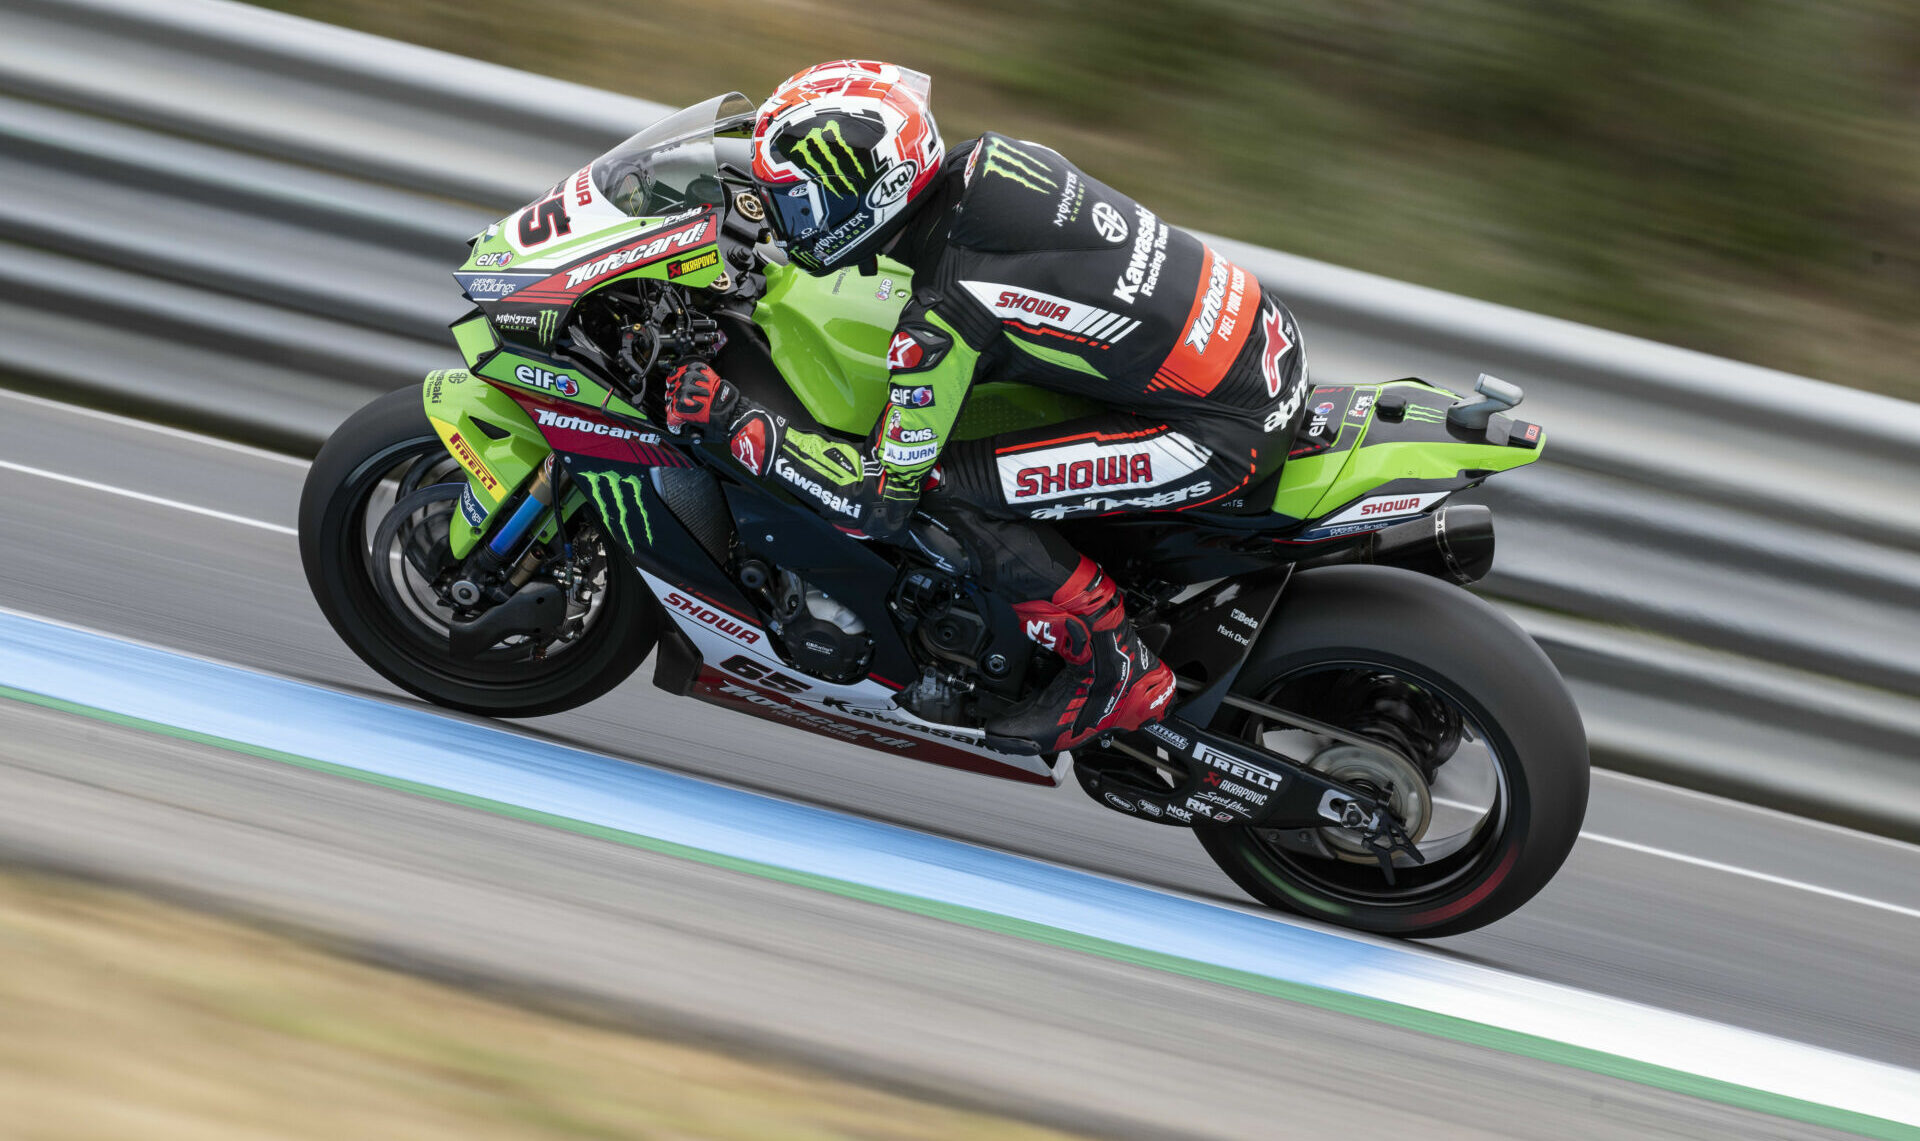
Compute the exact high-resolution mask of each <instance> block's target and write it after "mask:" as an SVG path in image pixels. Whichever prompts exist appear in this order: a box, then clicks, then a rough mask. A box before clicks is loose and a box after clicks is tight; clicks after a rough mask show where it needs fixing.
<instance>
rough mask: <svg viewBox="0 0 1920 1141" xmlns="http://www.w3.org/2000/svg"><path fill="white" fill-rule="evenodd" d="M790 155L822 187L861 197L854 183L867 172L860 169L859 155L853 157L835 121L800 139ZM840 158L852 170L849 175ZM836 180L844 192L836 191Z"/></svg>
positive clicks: (840, 191) (841, 192) (855, 154)
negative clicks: (804, 165)
mask: <svg viewBox="0 0 1920 1141" xmlns="http://www.w3.org/2000/svg"><path fill="white" fill-rule="evenodd" d="M790 153H791V154H792V155H793V157H794V159H795V160H796V161H798V162H803V163H805V164H806V165H807V168H808V169H809V170H811V171H813V173H814V176H815V177H816V178H818V179H819V180H820V183H821V185H823V186H825V187H826V188H827V189H828V190H830V191H832V192H833V193H835V194H847V195H854V194H858V193H860V188H859V187H858V186H856V185H854V181H853V180H854V179H855V178H861V179H864V178H866V177H867V168H866V167H864V166H862V165H861V163H860V156H859V154H857V153H855V151H854V149H853V146H852V144H850V143H848V142H847V137H846V136H845V135H844V134H842V133H841V132H840V120H838V119H828V120H827V121H826V122H825V123H823V124H821V125H820V126H818V127H815V128H814V129H813V130H811V131H808V132H807V133H806V134H804V135H802V136H800V141H799V142H796V143H794V144H793V149H792V151H791V152H790ZM842 157H845V159H846V160H847V166H850V167H852V168H853V172H852V174H849V173H848V172H847V169H846V167H842V166H841V165H840V159H841V158H842ZM835 179H838V180H839V182H840V186H841V187H844V188H845V189H836V188H835V186H834V180H835Z"/></svg>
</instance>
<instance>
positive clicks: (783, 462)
mask: <svg viewBox="0 0 1920 1141" xmlns="http://www.w3.org/2000/svg"><path fill="white" fill-rule="evenodd" d="M773 471H774V474H775V475H778V476H779V477H780V478H781V479H784V480H786V481H787V482H788V483H790V484H792V485H793V486H795V487H797V488H799V489H800V490H801V491H804V492H806V493H807V494H808V495H811V496H813V497H814V498H815V499H818V500H819V501H820V502H821V503H824V504H826V506H827V507H828V509H829V510H832V511H835V512H837V513H839V514H841V515H845V516H846V517H848V518H849V519H858V518H860V504H858V503H855V502H854V501H853V499H852V498H850V497H848V496H845V495H841V494H839V493H838V492H835V491H831V490H829V489H828V488H827V486H826V485H825V484H822V483H820V482H819V481H818V480H814V479H809V478H807V476H806V475H805V474H803V473H802V472H801V471H800V469H799V468H796V467H794V466H793V465H792V464H790V463H788V462H787V457H785V456H781V457H780V458H779V459H778V460H775V461H774V464H773Z"/></svg>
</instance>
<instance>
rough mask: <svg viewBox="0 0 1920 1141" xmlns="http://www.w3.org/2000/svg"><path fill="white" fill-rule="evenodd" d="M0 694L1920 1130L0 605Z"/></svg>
mask: <svg viewBox="0 0 1920 1141" xmlns="http://www.w3.org/2000/svg"><path fill="white" fill-rule="evenodd" d="M0 685H4V686H7V687H9V688H11V689H14V690H18V691H23V692H26V693H32V694H39V695H42V696H45V697H48V698H53V699H56V700H59V701H64V702H71V703H73V704H76V705H80V706H86V707H91V708H94V709H100V710H104V711H106V712H109V713H112V714H117V715H119V716H122V717H129V718H136V719H139V720H142V721H147V722H152V723H157V724H160V725H166V726H172V727H174V728H176V729H183V730H187V731H190V732H193V733H198V734H205V735H207V736H211V737H217V738H223V739H226V740H230V741H236V742H241V743H244V744H247V745H249V746H253V747H257V748H264V749H269V750H274V751H278V752H281V753H286V754H290V755H293V756H297V757H305V758H311V759H313V760H318V761H322V762H326V763H329V764H332V765H338V766H342V767H345V768H349V769H355V770H359V771H362V772H365V773H369V774H374V775H378V776H382V777H389V778H395V779H398V780H403V781H409V782H413V783H415V784H419V785H425V786H429V787H432V788H438V789H443V790H447V791H450V792H454V793H459V794H464V795H466V796H471V797H479V798H482V799H485V800H489V801H494V802H499V803H504V804H508V805H513V806H517V807H518V808H521V809H528V810H532V811H534V812H540V813H546V814H550V815H552V816H557V817H563V818H567V819H571V820H576V821H581V822H584V823H587V824H592V825H598V826H601V827H604V828H611V829H616V830H618V831H621V832H626V833H632V834H636V835H639V836H643V837H649V838H652V839H654V840H659V841H665V842H668V843H671V844H677V845H682V846H684V847H687V848H691V849H696V850H700V851H705V852H709V853H714V854H717V855H720V856H726V857H732V858H734V859H738V860H744V861H749V862H752V863H756V864H760V865H766V866H771V867H775V868H782V869H787V870H789V871H793V872H800V873H804V874H808V875H813V876H820V877H825V878H827V879H831V880H837V881H841V882H843V883H847V884H853V885H859V886H864V887H868V888H878V889H881V890H883V891H886V892H891V893H894V894H896V895H903V896H910V897H914V898H918V899H922V900H927V901H930V902H933V903H937V904H945V905H950V906H957V907H962V908H969V909H973V910H975V911H978V912H986V913H990V914H994V915H999V916H1004V917H1008V918H1012V919H1016V920H1022V921H1025V922H1028V923H1032V924H1037V925H1039V926H1041V927H1045V928H1052V929H1055V930H1057V931H1064V932H1069V933H1073V934H1077V935H1083V936H1088V937H1091V938H1094V939H1099V940H1105V941H1106V942H1108V943H1112V944H1120V945H1123V946H1128V947H1134V948H1139V949H1141V950H1145V951H1149V952H1155V953H1157V954H1160V955H1167V956H1173V957H1176V958H1179V959H1184V960H1189V961H1191V962H1194V963H1199V964H1206V965H1211V966H1215V967H1224V968H1227V969H1229V970H1234V971H1240V972H1245V973H1247V974H1251V975H1257V976H1262V977H1266V978H1270V979H1275V980H1279V981H1283V982H1288V983H1294V984H1304V985H1306V986H1309V987H1317V988H1322V989H1324V990H1328V991H1333V992H1337V993H1341V994H1348V995H1354V996H1358V997H1361V998H1367V999H1375V1000H1379V1001H1384V1002H1388V1003H1394V1004H1399V1005H1401V1006H1408V1007H1412V1008H1414V1009H1417V1010H1423V1011H1429V1012H1433V1013H1437V1014H1441V1015H1445V1016H1447V1017H1451V1018H1457V1019H1461V1020H1463V1021H1464V1022H1466V1023H1471V1024H1477V1025H1482V1026H1488V1027H1493V1028H1496V1029H1500V1030H1505V1031H1511V1032H1514V1033H1518V1034H1521V1035H1526V1036H1529V1037H1531V1038H1535V1039H1545V1040H1547V1041H1552V1042H1560V1043H1565V1044H1568V1045H1570V1046H1573V1047H1575V1048H1576V1049H1579V1050H1586V1051H1593V1052H1595V1053H1596V1054H1598V1055H1601V1056H1604V1057H1607V1058H1614V1059H1620V1060H1622V1061H1626V1062H1633V1063H1638V1064H1640V1065H1643V1066H1648V1067H1655V1068H1657V1069H1659V1070H1661V1071H1667V1072H1673V1073H1678V1074H1683V1075H1697V1076H1700V1077H1703V1078H1706V1079H1708V1080H1709V1081H1710V1082H1719V1083H1725V1085H1726V1086H1727V1087H1729V1088H1733V1089H1739V1090H1748V1091H1753V1090H1760V1091H1769V1092H1770V1094H1772V1095H1779V1096H1780V1097H1784V1098H1789V1099H1795V1100H1797V1101H1798V1102H1800V1103H1804V1104H1806V1105H1810V1106H1814V1107H1834V1108H1837V1109H1839V1110H1841V1111H1843V1112H1846V1113H1853V1114H1864V1115H1867V1116H1869V1117H1871V1118H1874V1119H1878V1120H1881V1121H1892V1122H1910V1123H1914V1122H1920V1074H1915V1073H1914V1072H1913V1071H1911V1070H1906V1069H1901V1068H1899V1067H1894V1066H1888V1065H1885V1064H1882V1063H1877V1062H1871V1061H1866V1060H1863V1059H1859V1058H1853V1057H1850V1056H1847V1055H1843V1054H1838V1053H1836V1052H1833V1051H1828V1050H1821V1049H1817V1048H1815V1047H1811V1046H1806V1045H1803V1044H1800V1043H1794V1042H1789V1041H1786V1040H1783V1039H1779V1038H1774V1037H1771V1036H1768V1035H1763V1034H1758V1033H1755V1032H1752V1031H1747V1030H1741V1029H1737V1028H1733V1027H1728V1026H1722V1025H1719V1024H1717V1023H1712V1022H1707V1021H1705V1020H1703V1019H1697V1018H1691V1017H1688V1016H1685V1015H1679V1014H1673V1013H1670V1012H1667V1011H1661V1010H1656V1009H1654V1008H1651V1007H1645V1006H1641V1005H1639V1004H1635V1003H1630V1002H1625V1001H1622V1000H1618V999H1610V998H1604V997H1602V996H1598V995H1592V994H1588V993H1585V992H1582V991H1578V990H1575V989H1573V988H1570V987H1563V986H1558V985H1555V984H1550V983H1544V982H1540V981H1538V980H1534V979H1528V978H1524V977H1521V976H1516V975H1512V974H1508V973H1506V972H1503V971H1499V970H1495V969H1492V968H1487V967H1480V966H1477V965H1474V964H1469V963H1463V962H1460V961H1458V960H1454V959H1449V958H1447V957H1445V956H1442V955H1438V954H1435V953H1433V952H1430V951H1426V950H1422V949H1419V948H1415V947H1411V946H1406V945H1400V944H1387V943H1381V942H1373V941H1368V940H1366V939H1363V938H1356V937H1352V936H1348V935H1344V934H1339V933H1335V932H1331V931H1326V930H1322V929H1318V928H1313V927H1308V926H1304V925H1301V924H1299V923H1296V922H1294V921H1291V920H1286V919H1282V918H1279V917H1275V916H1267V915H1261V914H1256V913H1251V912H1245V911H1236V910H1234V909H1231V908H1227V907H1221V906H1219V905H1216V904H1211V903H1206V902H1202V901H1199V900H1194V899H1188V898H1184V897H1181V896H1176V895H1171V894H1168V893H1166V892H1161V891H1156V890H1154V889H1151V888H1146V887H1141V886H1138V885H1135V884H1128V883H1123V882H1119V881H1115V880H1109V879H1104V878H1101V877H1099V876H1096V875H1091V874H1088V873H1085V872H1080V871H1075V870H1073V869H1069V868H1063V867H1059V866H1056V865H1053V864H1047V863H1043V862H1040V861H1038V860H1032V859H1027V858H1025V857H1021V856H1014V855H1009V854H1007V853H1004V852H998V851H994V850H991V849H987V848H981V847H976V846H974V845H970V844H965V843H961V842H959V841H955V840H948V839H944V838H941V837H937V836H930V835H927V834H925V833H921V832H915V831H913V830H911V829H907V828H901V827H898V826H895V825H890V824H882V823H878V822H875V821H871V820H864V819H861V818H858V817H853V816H848V815H845V814H842V813H837V812H832V811H829V810H826V809H821V808H815V807H812V806H809V805H801V804H794V803H791V802H788V801H783V800H779V799H776V798H773V797H768V796H762V795H759V794H757V793H751V792H745V791H742V790H739V789H734V788H729V787H726V786H723V785H717V784H712V783H709V782H706V781H702V780H698V779H696V778H693V777H687V776H682V775H680V774H676V773H669V772H663V771H661V770H658V769H654V768H650V767H648V766H646V765H642V764H638V763H632V762H626V761H619V760H615V759H613V758H610V757H604V756H599V755H596V754H592V753H588V752H585V751H583V750H579V749H574V748H570V747H567V746H564V745H557V744H554V743H551V742H548V741H542V740H538V739H534V738H529V737H523V736H520V735H518V734H516V733H511V732H508V731H506V730H503V729H500V728H497V727H494V726H491V725H485V724H475V723H471V722H466V721H459V720H454V719H451V718H448V717H445V716H441V715H439V714H436V713H433V712H431V711H428V710H425V709H419V708H409V707H404V706H399V705H390V704H387V703H384V702H380V701H374V700H370V699H367V698H363V697H357V696H353V695H349V694H343V693H338V692H335V691H332V690H328V689H324V688H321V687H318V686H314V685H308V684H305V683H302V682H296V681H291V680H288V679H285V678H279V677H274V676H271V675H267V674H261V673H256V672H253V671H250V670H244V669H240V668H237V667H234V666H228V665H222V664H219V663H215V662H209V661H205V660H202V659H198V658H192V657H187V656H184V655H181V654H176V653H171V652H168V651H165V650H159V649H154V648H152V647H147V646H141V645H137V644H135V643H130V642H126V641H122V640H120V639H117V638H111V637H107V636H104V635H100V634H95V633H90V632H86V631H81V630H75V629H72V628H70V627H65V626H59V625H55V624H52V623H47V622H43V621H39V620H36V619H33V618H29V617H26V616H24V615H19V614H14V613H9V612H5V611H0ZM720 716H725V715H724V714H722V715H720ZM1036 794H1037V795H1044V794H1042V793H1039V792H1038V790H1036ZM1142 827H1145V826H1144V825H1143V826H1142ZM1583 1064H1586V1063H1583ZM1592 1068H1596V1069H1600V1070H1601V1071H1602V1072H1616V1070H1614V1069H1611V1068H1609V1067H1607V1066H1604V1065H1598V1064H1594V1065H1592ZM1643 1080H1654V1081H1656V1082H1657V1080H1658V1079H1656V1078H1645V1077H1644V1076H1643ZM1670 1088H1678V1087H1670ZM1694 1092H1700V1091H1694ZM1708 1095H1709V1096H1716V1097H1717V1098H1719V1099H1720V1100H1729V1101H1734V1102H1735V1103H1740V1100H1739V1099H1737V1098H1734V1097H1730V1096H1727V1095H1725V1094H1712V1093H1710V1091H1709V1093H1708ZM1775 1111H1777V1112H1787V1113H1788V1114H1789V1115H1794V1114H1795V1113H1797V1112H1798V1111H1794V1110H1790V1109H1789V1110H1775ZM1822 1111H1823V1112H1824V1109H1822ZM1803 1119H1807V1120H1813V1118H1804V1117H1803ZM1870 1131H1872V1132H1874V1133H1875V1135H1890V1134H1882V1133H1880V1132H1879V1131H1878V1130H1877V1128H1876V1129H1874V1130H1870ZM1901 1135H1903V1136H1905V1135H1907V1134H1905V1133H1902V1134H1901Z"/></svg>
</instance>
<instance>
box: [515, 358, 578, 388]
mask: <svg viewBox="0 0 1920 1141" xmlns="http://www.w3.org/2000/svg"><path fill="white" fill-rule="evenodd" d="M513 379H515V380H517V381H519V382H520V383H521V384H528V385H532V386H533V387H535V388H544V389H546V390H548V391H549V392H557V393H559V394H560V395H562V396H577V395H579V392H580V382H579V381H577V380H575V379H573V378H572V377H570V376H568V375H567V374H566V373H564V372H548V371H547V370H546V369H544V368H535V367H533V366H532V365H527V364H523V365H521V366H520V367H519V368H516V369H514V370H513Z"/></svg>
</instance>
